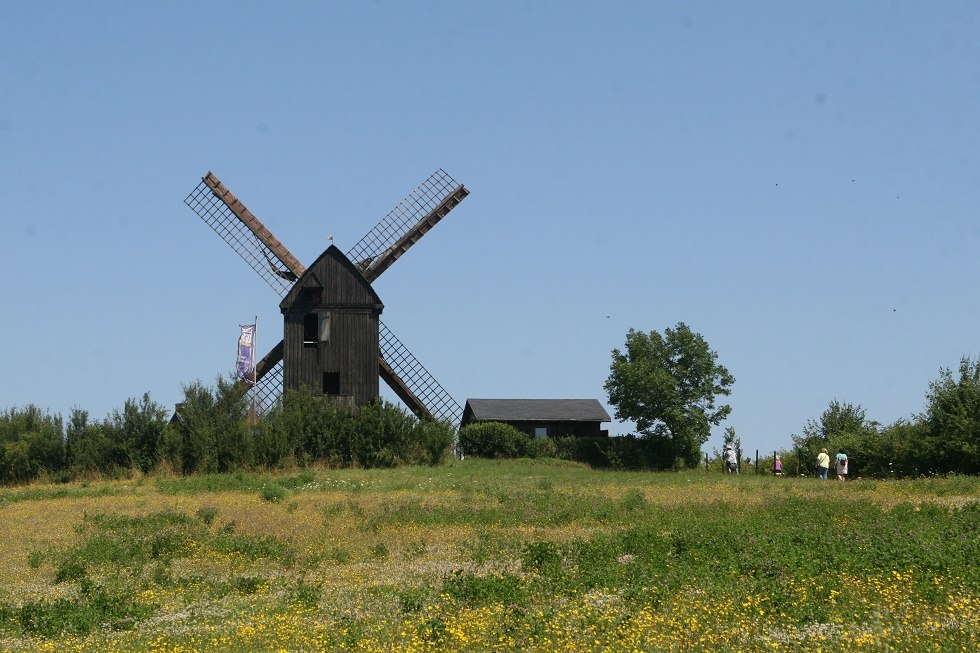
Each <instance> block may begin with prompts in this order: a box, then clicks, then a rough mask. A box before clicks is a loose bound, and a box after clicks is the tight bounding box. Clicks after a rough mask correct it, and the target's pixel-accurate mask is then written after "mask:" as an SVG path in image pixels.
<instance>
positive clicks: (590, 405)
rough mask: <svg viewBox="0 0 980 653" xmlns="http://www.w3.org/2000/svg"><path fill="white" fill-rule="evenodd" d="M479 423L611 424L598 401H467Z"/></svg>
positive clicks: (467, 406) (470, 410) (468, 407)
mask: <svg viewBox="0 0 980 653" xmlns="http://www.w3.org/2000/svg"><path fill="white" fill-rule="evenodd" d="M466 408H467V410H466V412H470V413H472V415H473V418H474V419H475V420H476V421H494V420H499V421H559V420H560V421H568V422H572V421H574V422H609V421H612V420H611V419H610V417H609V413H607V412H606V410H605V409H604V408H603V407H602V404H600V403H599V402H598V400H596V399H467V400H466Z"/></svg>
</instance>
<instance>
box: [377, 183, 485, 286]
mask: <svg viewBox="0 0 980 653" xmlns="http://www.w3.org/2000/svg"><path fill="white" fill-rule="evenodd" d="M469 194H470V191H468V190H467V189H466V187H465V186H463V185H462V184H460V185H459V186H457V187H456V188H455V189H454V190H453V191H451V192H450V193H449V194H448V195H446V197H444V198H443V199H442V201H441V202H439V204H437V205H436V206H435V208H433V209H432V210H431V211H429V212H428V213H426V214H425V215H424V216H423V217H422V219H420V220H419V221H418V222H416V223H415V226H413V227H412V228H411V229H409V230H408V231H407V232H406V233H405V235H404V236H402V237H401V238H399V239H398V240H397V241H396V242H395V244H393V245H392V246H391V247H389V248H388V249H386V250H385V251H384V252H383V253H382V254H381V255H379V256H378V257H377V258H376V259H374V260H373V261H372V262H371V264H370V265H369V266H368V267H366V268H365V269H363V270H362V274H363V275H364V278H365V279H367V280H368V282H369V283H373V282H374V280H375V279H377V278H378V277H380V276H381V273H382V272H384V271H385V270H387V269H388V268H390V267H391V266H392V264H393V263H394V262H395V261H397V260H398V259H399V258H400V257H401V256H402V254H404V253H405V252H407V251H408V249H409V248H410V247H411V246H412V245H414V244H415V243H417V242H418V241H419V239H420V238H422V236H424V235H425V234H427V233H428V232H429V231H430V230H431V229H432V228H433V227H434V226H436V224H437V223H438V222H439V221H440V220H442V219H443V218H444V217H446V215H447V214H448V213H449V212H450V211H452V210H453V209H454V208H456V205H458V204H459V203H460V202H462V201H463V200H464V199H465V198H466V196H467V195H469Z"/></svg>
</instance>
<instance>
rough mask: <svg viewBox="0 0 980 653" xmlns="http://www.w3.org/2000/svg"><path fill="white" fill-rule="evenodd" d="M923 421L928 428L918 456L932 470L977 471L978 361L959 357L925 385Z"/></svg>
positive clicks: (979, 438)
mask: <svg viewBox="0 0 980 653" xmlns="http://www.w3.org/2000/svg"><path fill="white" fill-rule="evenodd" d="M926 402H927V404H926V413H925V415H924V416H923V418H924V419H923V421H924V422H925V424H926V427H927V430H928V436H927V438H926V441H925V442H924V443H922V445H923V446H922V449H923V451H922V452H921V453H922V456H923V457H924V458H927V459H929V461H930V467H931V470H932V471H937V472H958V473H961V474H980V361H973V360H970V359H969V358H962V359H961V360H960V368H959V375H958V378H957V376H954V375H953V372H952V371H950V370H948V369H942V370H940V372H939V379H938V380H936V381H933V382H931V383H930V384H929V392H928V394H927V395H926Z"/></svg>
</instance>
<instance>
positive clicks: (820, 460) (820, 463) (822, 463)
mask: <svg viewBox="0 0 980 653" xmlns="http://www.w3.org/2000/svg"><path fill="white" fill-rule="evenodd" d="M816 466H817V478H820V479H823V480H825V481H826V480H827V472H828V471H829V470H830V455H829V454H828V453H827V450H826V449H821V450H820V453H818V454H817V465H816Z"/></svg>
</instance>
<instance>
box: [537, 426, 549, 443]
mask: <svg viewBox="0 0 980 653" xmlns="http://www.w3.org/2000/svg"><path fill="white" fill-rule="evenodd" d="M546 437H548V427H547V426H535V427H534V438H535V439H536V440H541V439H544V438H546Z"/></svg>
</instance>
